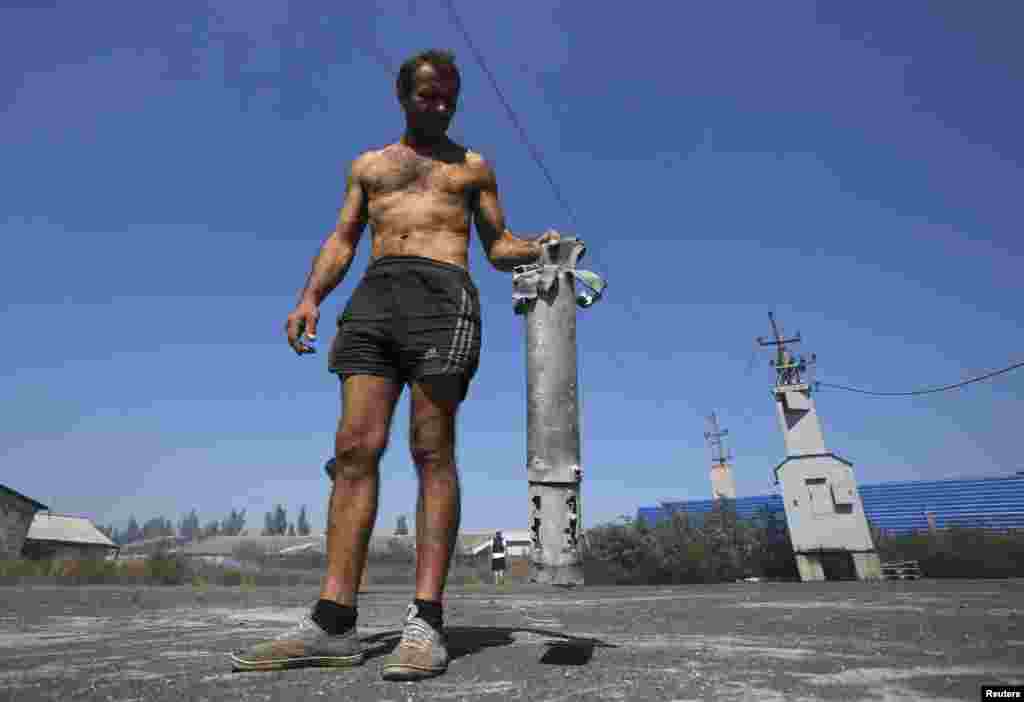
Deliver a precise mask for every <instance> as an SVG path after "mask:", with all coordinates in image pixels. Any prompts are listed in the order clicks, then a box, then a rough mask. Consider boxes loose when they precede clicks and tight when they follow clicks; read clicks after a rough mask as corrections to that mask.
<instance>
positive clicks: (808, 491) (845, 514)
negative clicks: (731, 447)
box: [758, 314, 882, 580]
mask: <svg viewBox="0 0 1024 702" xmlns="http://www.w3.org/2000/svg"><path fill="white" fill-rule="evenodd" d="M768 318H769V319H770V320H771V324H772V332H773V334H774V338H773V339H771V340H767V341H766V340H764V339H760V338H759V339H758V343H759V344H761V345H762V346H775V347H776V357H775V360H774V361H773V362H772V365H773V366H774V367H775V373H776V380H775V387H774V388H773V389H772V394H773V396H774V398H775V407H776V409H777V411H778V417H779V426H780V428H781V429H782V435H783V438H784V439H785V443H786V459H785V460H784V461H782V463H780V464H779V465H777V466H776V467H775V483H776V485H778V484H780V483H781V485H782V498H783V501H784V503H785V509H786V523H787V526H788V527H789V535H790V539H791V540H792V542H793V551H794V552H795V554H796V563H797V568H798V569H799V571H800V579H801V580H825V579H826V578H827V577H828V578H839V577H843V576H844V575H845V574H847V573H850V571H851V570H852V573H851V574H855V575H856V577H857V579H858V580H877V579H880V578H881V571H882V569H881V564H880V563H879V560H878V553H877V552H876V551H875V545H874V541H873V540H872V538H871V531H870V529H869V528H868V522H867V517H865V515H864V505H863V504H862V503H861V499H860V493H859V492H858V491H857V482H856V480H855V478H854V475H853V464H852V463H850V462H849V461H847V460H846V459H844V458H841V457H840V456H837V455H836V454H835V453H832V452H831V451H829V450H828V449H826V448H825V438H824V435H823V434H822V432H821V422H820V421H819V419H818V413H817V410H816V409H815V405H814V399H813V397H812V390H811V383H809V382H808V381H807V380H806V379H805V377H804V375H805V374H806V373H807V361H806V360H805V359H803V358H799V357H796V356H794V355H792V354H791V353H790V352H789V351H788V350H787V349H786V344H791V343H798V342H799V341H800V335H799V333H798V334H797V335H796V337H794V338H792V339H784V338H783V337H782V334H781V332H780V331H779V329H778V326H777V325H776V323H775V317H774V316H773V315H772V314H769V315H768ZM814 361H815V357H814V355H813V354H812V356H811V363H812V364H813V363H814Z"/></svg>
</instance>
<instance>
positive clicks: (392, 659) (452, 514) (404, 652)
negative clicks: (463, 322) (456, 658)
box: [381, 376, 465, 680]
mask: <svg viewBox="0 0 1024 702" xmlns="http://www.w3.org/2000/svg"><path fill="white" fill-rule="evenodd" d="M464 383H465V381H464V379H463V378H461V377H453V376H429V377H428V379H427V380H424V381H419V382H415V383H413V386H412V411H411V425H412V427H411V431H410V436H409V440H410V445H411V446H410V448H411V449H412V456H413V462H414V463H415V464H416V470H417V472H418V474H419V484H420V489H419V498H418V500H417V504H416V598H415V600H414V601H413V604H412V605H411V606H410V608H409V614H408V616H407V617H406V624H405V629H404V630H403V632H402V640H401V641H400V642H399V644H398V647H397V648H396V649H395V651H394V652H393V653H392V654H391V655H390V656H388V658H387V659H386V660H385V661H384V665H383V668H382V671H381V672H382V674H383V677H384V679H385V680H413V679H417V678H423V677H428V676H431V675H438V674H440V673H443V672H444V671H445V670H446V669H447V668H448V660H449V657H448V649H447V646H446V645H445V643H444V636H443V634H442V631H443V629H444V623H443V616H442V609H441V604H442V603H441V596H442V593H443V592H444V586H445V580H446V579H447V576H448V566H449V564H450V563H451V558H452V553H453V551H454V550H455V542H456V538H457V536H458V533H459V517H460V503H459V475H458V471H457V469H456V467H455V414H456V412H457V410H458V407H459V403H460V402H461V401H462V398H463V395H464Z"/></svg>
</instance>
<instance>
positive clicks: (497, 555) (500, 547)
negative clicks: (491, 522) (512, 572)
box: [491, 531, 505, 585]
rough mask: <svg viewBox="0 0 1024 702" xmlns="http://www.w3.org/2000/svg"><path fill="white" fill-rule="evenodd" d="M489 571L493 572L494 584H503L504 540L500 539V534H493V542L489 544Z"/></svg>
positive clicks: (498, 532)
mask: <svg viewBox="0 0 1024 702" xmlns="http://www.w3.org/2000/svg"><path fill="white" fill-rule="evenodd" d="M491 570H492V571H493V572H494V584H495V585H504V584H505V540H504V539H503V538H501V532H500V531H496V532H494V541H492V542H491Z"/></svg>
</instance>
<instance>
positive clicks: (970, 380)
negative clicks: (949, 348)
mask: <svg viewBox="0 0 1024 702" xmlns="http://www.w3.org/2000/svg"><path fill="white" fill-rule="evenodd" d="M1022 366H1024V361H1022V362H1021V363H1014V364H1013V365H1012V366H1007V367H1006V368H1000V369H999V370H997V371H992V372H991V373H985V374H984V375H979V376H977V377H975V378H968V379H967V380H962V381H960V382H959V383H953V384H952V385H944V386H942V387H941V388H929V389H927V390H912V391H911V392H873V391H871V390H861V389H859V388H851V387H847V386H845V385H836V384H834V383H822V382H818V383H817V385H818V386H819V387H826V388H835V389H837V390H846V391H848V392H856V393H860V394H862V395H874V396H877V397H908V396H910V395H927V394H929V393H935V392H945V391H946V390H955V389H956V388H962V387H963V386H965V385H970V384H971V383H977V382H978V381H981V380H987V379H988V378H994V377H995V376H997V375H1002V374H1003V373H1009V372H1010V371H1012V370H1014V369H1016V368H1020V367H1022Z"/></svg>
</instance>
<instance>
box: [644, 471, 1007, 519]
mask: <svg viewBox="0 0 1024 702" xmlns="http://www.w3.org/2000/svg"><path fill="white" fill-rule="evenodd" d="M858 489H859V490H860V496H861V500H862V501H863V502H864V512H865V513H866V514H867V516H868V519H869V520H870V521H871V523H872V524H873V525H874V526H876V527H879V528H881V529H884V530H885V531H886V533H892V534H901V533H903V534H905V533H908V532H911V531H919V530H924V529H927V528H928V516H927V514H928V512H933V513H934V514H935V525H936V526H937V527H938V528H940V529H942V528H945V527H949V526H953V525H958V526H962V527H971V528H983V529H991V530H993V531H1005V530H1007V529H1024V475H1014V476H1009V477H1003V478H973V479H958V480H924V481H909V482H900V483H878V484H876V485H860V486H859V488H858ZM734 502H735V505H736V513H737V516H739V517H740V518H741V519H742V518H750V517H752V516H753V515H754V514H755V513H756V512H757V511H758V510H759V509H761V508H767V509H768V510H769V511H770V512H781V513H785V508H784V507H783V504H782V497H781V496H780V495H758V496H757V497H740V498H737V499H736V500H735V501H734ZM712 504H713V502H712V500H688V501H681V502H667V503H665V504H664V505H662V506H661V507H641V508H640V509H639V510H637V517H638V518H641V519H643V520H644V521H646V522H647V523H649V524H653V523H655V522H657V521H659V520H661V519H663V518H664V517H665V516H667V515H668V514H669V513H670V512H674V511H679V512H683V511H685V512H688V513H690V514H694V515H699V514H703V513H707V512H709V511H711V507H712Z"/></svg>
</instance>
